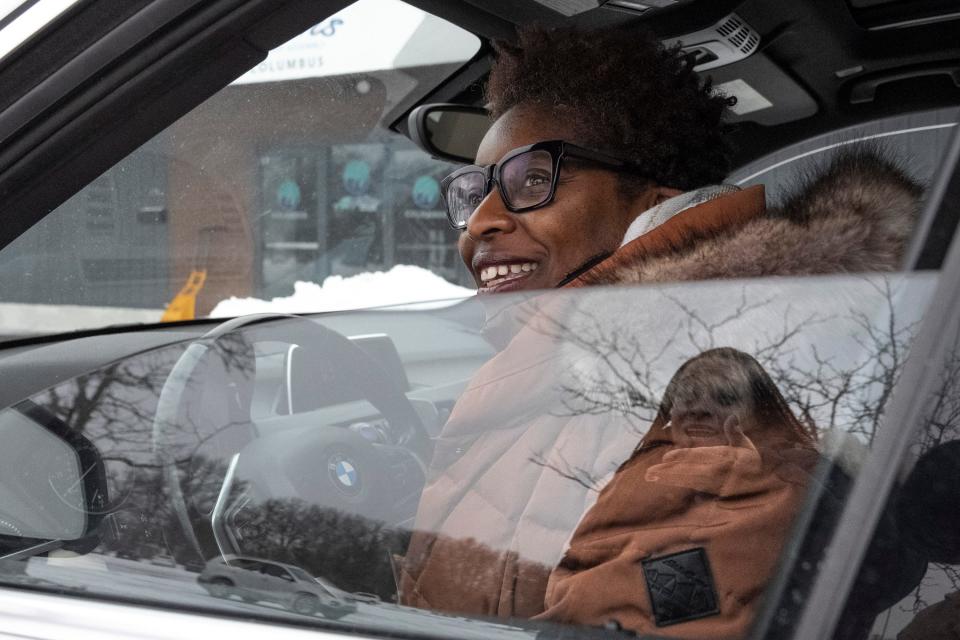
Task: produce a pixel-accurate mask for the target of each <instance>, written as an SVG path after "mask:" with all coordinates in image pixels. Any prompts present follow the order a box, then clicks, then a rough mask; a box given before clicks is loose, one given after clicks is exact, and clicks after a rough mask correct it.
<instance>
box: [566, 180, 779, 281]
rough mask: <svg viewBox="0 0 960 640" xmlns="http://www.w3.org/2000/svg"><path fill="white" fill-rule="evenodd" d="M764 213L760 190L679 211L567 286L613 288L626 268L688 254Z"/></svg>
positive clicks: (758, 187) (717, 198) (733, 195)
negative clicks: (701, 243) (700, 242)
mask: <svg viewBox="0 0 960 640" xmlns="http://www.w3.org/2000/svg"><path fill="white" fill-rule="evenodd" d="M678 197H680V196H678ZM765 212H766V205H765V197H764V189H763V187H762V186H756V187H750V188H748V189H744V190H742V191H740V190H738V191H732V192H727V193H725V194H722V195H720V196H718V197H714V198H712V199H710V200H707V201H706V202H702V203H701V204H698V205H695V206H692V207H688V208H685V209H682V210H681V211H680V212H678V213H676V214H675V215H673V216H672V217H670V218H669V219H667V220H666V221H665V222H663V223H662V224H661V225H659V226H657V227H654V228H653V229H651V230H649V231H647V232H646V233H644V234H642V235H640V236H639V237H637V238H634V239H633V240H630V241H629V242H627V243H626V244H624V245H623V246H622V247H620V248H619V249H618V250H617V251H615V252H614V253H613V254H612V255H611V256H610V257H609V258H607V259H606V260H604V261H603V262H601V263H600V264H599V265H597V266H596V267H594V268H593V269H591V270H590V271H588V272H586V273H584V274H582V275H581V276H580V277H578V278H577V279H576V280H574V281H573V282H570V283H569V284H568V285H567V286H568V287H583V286H587V285H595V284H615V283H617V282H618V281H619V278H618V277H617V274H618V272H619V271H620V270H621V269H623V268H624V267H625V266H629V265H631V264H635V263H637V262H642V261H645V260H650V259H653V258H657V257H659V256H664V255H668V254H671V253H674V252H680V251H684V250H687V249H689V248H690V247H691V246H692V245H693V244H695V243H696V242H697V241H698V240H700V239H702V238H705V237H709V236H713V235H716V234H717V233H720V232H723V231H729V230H731V229H736V228H738V227H741V226H743V225H744V224H745V223H746V222H748V221H750V220H753V219H755V218H758V217H760V216H762V215H763V214H764V213H765ZM641 217H642V216H641Z"/></svg>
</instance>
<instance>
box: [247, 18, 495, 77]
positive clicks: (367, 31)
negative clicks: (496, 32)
mask: <svg viewBox="0 0 960 640" xmlns="http://www.w3.org/2000/svg"><path fill="white" fill-rule="evenodd" d="M371 43H376V44H375V46H374V45H372V44H371ZM479 46H480V45H479V41H478V40H477V39H476V37H475V36H473V35H472V34H470V33H469V32H467V31H464V30H463V29H461V28H459V27H457V26H454V25H452V24H450V23H448V22H446V21H445V20H441V19H439V18H436V17H434V16H431V15H429V14H427V13H424V12H423V11H421V10H419V9H417V8H415V7H412V6H410V5H408V4H406V3H405V2H401V1H400V0H359V1H358V2H354V3H353V4H352V5H350V6H349V7H347V8H346V9H344V10H343V11H340V12H339V13H337V14H335V15H333V16H331V17H330V18H328V19H327V20H325V21H324V22H321V23H320V24H318V25H315V26H314V27H313V28H311V29H310V30H309V31H307V32H305V33H302V34H300V35H299V36H297V37H295V38H293V39H292V40H289V41H287V42H286V43H284V44H282V45H280V46H279V47H277V48H276V49H273V50H272V51H270V53H269V55H268V56H267V58H266V60H264V61H263V62H261V63H260V64H258V65H257V66H256V67H254V68H253V69H251V70H250V71H248V72H247V73H245V74H244V75H242V76H240V77H239V78H238V79H236V80H235V81H234V82H233V84H253V83H258V82H280V81H284V80H301V79H304V78H319V77H323V76H337V75H343V74H350V73H366V72H370V71H378V70H381V69H397V68H404V67H416V66H424V65H434V64H445V63H460V62H465V61H467V60H469V59H470V58H471V57H473V54H474V53H476V51H477V50H478V48H479Z"/></svg>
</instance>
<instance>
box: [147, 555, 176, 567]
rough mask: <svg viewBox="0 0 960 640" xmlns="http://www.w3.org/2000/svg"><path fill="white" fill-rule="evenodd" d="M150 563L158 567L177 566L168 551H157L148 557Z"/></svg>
mask: <svg viewBox="0 0 960 640" xmlns="http://www.w3.org/2000/svg"><path fill="white" fill-rule="evenodd" d="M150 564H155V565H157V566H159V567H175V566H177V561H176V560H174V559H173V556H171V555H170V554H169V553H158V554H157V555H155V556H153V557H152V558H151V559H150Z"/></svg>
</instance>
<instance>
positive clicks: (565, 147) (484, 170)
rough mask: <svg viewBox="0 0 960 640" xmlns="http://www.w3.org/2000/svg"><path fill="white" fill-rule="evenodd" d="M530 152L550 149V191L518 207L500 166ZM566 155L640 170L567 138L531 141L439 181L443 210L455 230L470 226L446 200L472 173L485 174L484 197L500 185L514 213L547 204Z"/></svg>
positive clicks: (619, 168) (506, 204) (505, 203)
mask: <svg viewBox="0 0 960 640" xmlns="http://www.w3.org/2000/svg"><path fill="white" fill-rule="evenodd" d="M531 151H547V152H549V153H550V159H551V161H552V165H553V166H552V172H551V177H550V191H549V193H548V194H547V196H546V197H545V198H544V199H543V200H542V201H541V202H539V203H537V204H533V205H528V206H525V207H518V206H515V205H514V204H513V203H512V202H510V198H509V196H508V195H507V193H506V192H505V191H504V189H503V186H502V183H501V182H500V167H502V166H503V165H504V164H506V163H507V162H509V161H510V160H512V159H513V158H516V157H517V156H519V155H523V154H525V153H530V152H531ZM564 158H577V159H580V160H587V161H589V162H593V163H596V164H599V165H601V166H603V167H606V168H608V169H611V170H613V171H622V172H628V173H640V172H639V171H638V169H637V167H636V165H634V164H633V163H632V162H630V161H629V160H625V159H623V158H618V157H616V156H614V155H610V154H609V153H603V152H601V151H594V150H593V149H587V148H586V147H581V146H580V145H576V144H573V143H572V142H566V141H564V140H546V141H544V142H536V143H534V144H528V145H525V146H522V147H517V148H516V149H513V150H511V151H508V152H507V153H506V154H505V155H504V156H503V157H502V158H500V160H499V161H498V162H496V163H495V164H488V165H473V164H472V165H467V166H465V167H461V168H460V169H457V170H456V171H454V172H453V173H451V174H450V175H448V176H447V177H446V178H444V179H443V180H442V181H441V182H440V196H441V197H442V198H443V204H444V209H445V210H446V213H447V221H448V222H449V223H450V226H452V227H453V228H454V229H466V227H467V220H469V218H470V216H467V219H466V220H464V221H463V222H457V221H456V220H455V219H454V215H453V212H452V211H450V203H449V201H448V200H447V189H448V188H449V187H450V184H451V183H453V181H454V180H456V179H457V178H459V177H460V176H463V175H465V174H469V173H481V174H483V178H484V185H485V186H484V191H483V197H484V198H486V197H487V196H488V195H489V194H490V192H491V191H493V185H497V191H498V192H499V193H500V200H501V201H503V206H504V207H506V208H507V211H510V212H511V213H524V212H527V211H533V210H534V209H540V208H542V207H545V206H547V205H548V204H550V203H551V202H553V198H554V196H555V195H556V192H557V181H558V179H559V177H560V163H561V162H563V160H564ZM471 215H473V212H471Z"/></svg>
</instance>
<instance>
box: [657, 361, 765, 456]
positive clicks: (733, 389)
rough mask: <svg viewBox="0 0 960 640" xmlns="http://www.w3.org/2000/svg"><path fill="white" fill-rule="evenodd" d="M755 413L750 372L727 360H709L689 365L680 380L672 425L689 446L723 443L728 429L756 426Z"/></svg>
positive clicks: (672, 410)
mask: <svg viewBox="0 0 960 640" xmlns="http://www.w3.org/2000/svg"><path fill="white" fill-rule="evenodd" d="M755 413H756V406H755V403H754V400H753V393H752V392H751V387H750V380H749V378H748V375H747V372H746V371H744V370H743V368H742V367H740V366H738V365H736V364H734V363H732V362H730V361H727V360H717V361H711V360H707V361H705V362H700V363H697V364H696V365H694V366H690V367H688V368H687V369H686V370H684V372H683V373H682V374H681V377H680V378H679V379H678V380H677V382H676V384H675V388H674V393H673V404H672V406H671V409H670V428H671V429H672V430H673V432H674V433H673V435H674V439H675V440H680V441H684V442H687V443H688V444H689V445H690V446H708V445H723V444H728V440H729V439H730V438H729V436H730V435H731V434H730V433H728V431H735V430H737V429H739V430H740V431H743V432H744V433H745V434H747V435H749V432H750V431H752V430H754V429H755V428H756V425H755V424H754V422H755V421H754V419H753V416H754V415H755ZM725 425H726V426H725Z"/></svg>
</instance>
